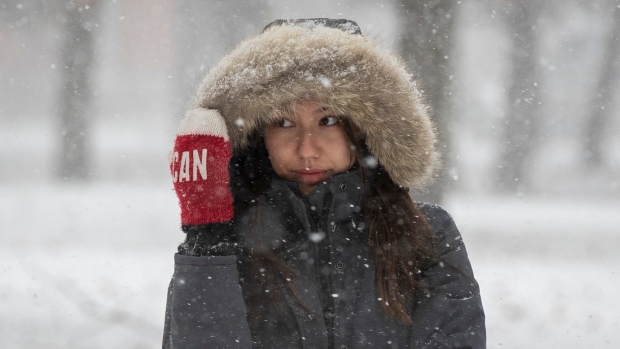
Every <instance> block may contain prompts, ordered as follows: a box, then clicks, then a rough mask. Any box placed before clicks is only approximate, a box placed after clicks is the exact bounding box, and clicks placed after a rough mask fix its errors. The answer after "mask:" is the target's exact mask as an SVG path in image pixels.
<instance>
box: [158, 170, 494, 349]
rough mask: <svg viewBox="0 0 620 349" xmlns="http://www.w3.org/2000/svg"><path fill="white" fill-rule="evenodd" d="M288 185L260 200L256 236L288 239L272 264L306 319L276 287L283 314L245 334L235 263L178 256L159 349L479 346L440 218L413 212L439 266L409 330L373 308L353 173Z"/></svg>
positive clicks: (418, 299) (479, 322) (447, 220)
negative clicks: (429, 232) (424, 223)
mask: <svg viewBox="0 0 620 349" xmlns="http://www.w3.org/2000/svg"><path fill="white" fill-rule="evenodd" d="M294 185H295V184H294V183H293V184H292V185H291V183H288V182H285V181H281V180H277V179H275V180H274V183H273V185H272V186H271V188H270V190H269V191H268V192H267V193H266V194H265V195H264V196H262V197H261V202H260V206H261V207H262V210H263V211H262V212H264V217H265V219H264V220H263V222H262V226H261V227H260V229H261V230H260V231H262V232H264V235H265V236H270V238H271V239H273V240H274V241H281V240H284V241H286V243H287V245H288V246H289V247H287V248H286V249H284V250H282V252H281V253H280V255H279V256H280V257H281V258H282V259H283V260H284V261H286V262H287V263H289V265H291V266H293V268H294V270H295V271H296V273H295V275H291V276H290V277H294V278H295V283H296V287H297V289H298V290H299V292H300V295H301V298H302V299H303V301H304V302H305V304H306V306H308V307H309V308H310V312H308V311H306V310H304V309H303V308H302V307H301V306H300V305H299V304H298V302H297V301H296V300H295V298H294V297H293V296H292V295H291V294H290V291H289V289H288V288H287V287H286V286H285V285H284V284H282V285H280V286H281V288H280V289H281V291H282V292H283V293H284V294H285V295H286V296H285V297H284V300H283V303H284V308H285V311H282V310H280V311H278V310H276V308H275V307H274V308H272V309H267V310H266V311H265V312H264V313H263V315H262V317H261V318H260V319H259V323H258V325H257V326H255V327H254V328H253V330H254V332H252V331H251V330H250V326H249V325H248V319H247V310H246V306H245V302H244V291H245V288H246V287H248V288H249V287H252V285H243V282H240V280H239V272H238V268H243V266H242V263H241V264H240V263H238V260H237V257H236V256H213V257H208V256H207V257H193V256H183V255H179V254H177V255H176V256H175V271H174V276H173V278H172V282H171V286H170V290H169V294H168V306H167V312H166V329H165V333H164V348H252V347H254V348H351V349H353V348H484V347H485V325H484V312H483V309H482V304H481V300H480V294H479V288H478V285H477V283H476V281H475V280H474V276H473V273H472V270H471V266H470V263H469V260H468V258H467V252H466V250H465V246H464V244H463V241H462V238H461V235H460V234H459V232H458V230H457V228H456V226H455V224H454V222H453V221H452V219H451V217H450V215H449V214H448V213H447V212H446V211H444V210H443V209H441V208H440V207H438V206H433V205H427V204H421V205H419V207H420V209H421V210H422V212H423V213H424V215H425V216H426V219H427V220H428V222H429V223H430V224H431V226H432V229H433V231H434V232H435V239H436V245H437V246H438V252H439V256H440V261H436V262H433V263H428V264H427V265H425V266H424V268H423V270H421V272H422V274H421V275H422V280H423V281H424V282H425V283H426V285H427V286H428V290H426V291H423V290H419V291H417V292H416V294H415V296H414V300H413V304H411V308H410V316H411V318H412V320H413V325H411V326H407V325H404V324H401V323H398V322H397V321H395V320H393V319H390V318H388V317H386V315H385V314H384V312H383V310H382V308H381V301H382V300H381V299H380V298H379V296H378V292H377V288H376V281H375V265H374V261H373V259H372V258H371V256H370V249H369V246H368V241H367V233H366V231H365V229H364V228H363V227H364V224H363V212H361V210H360V207H361V200H362V190H361V188H362V183H361V178H360V175H359V172H358V171H353V172H348V173H344V174H340V175H336V176H334V177H332V178H331V179H330V180H329V181H327V182H325V183H324V184H322V185H320V186H319V187H318V188H316V189H315V190H314V191H313V192H311V193H310V194H309V195H308V196H307V197H305V198H302V197H301V196H299V194H298V193H297V191H296V189H295V187H294ZM313 212H320V213H321V214H320V215H314V214H313ZM249 224H251V222H250V221H248V220H244V218H243V217H240V218H238V219H236V223H235V227H236V228H235V229H236V230H238V231H248V230H249V229H250V227H249ZM321 275H323V278H322V277H321ZM322 279H323V280H322ZM324 280H326V281H327V282H326V284H325V281H324ZM241 285H243V287H242V286H241ZM324 313H325V314H324Z"/></svg>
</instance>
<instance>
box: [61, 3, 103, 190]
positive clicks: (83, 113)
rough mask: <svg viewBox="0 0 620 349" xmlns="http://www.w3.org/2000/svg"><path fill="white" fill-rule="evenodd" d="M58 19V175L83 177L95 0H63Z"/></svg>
mask: <svg viewBox="0 0 620 349" xmlns="http://www.w3.org/2000/svg"><path fill="white" fill-rule="evenodd" d="M63 3H64V8H63V11H62V16H61V22H62V24H63V29H64V30H63V32H62V33H63V39H64V41H63V43H62V48H61V63H60V67H59V68H60V72H61V83H60V89H59V95H58V99H59V102H58V118H59V120H60V132H61V144H60V152H59V155H58V156H59V158H58V172H57V173H58V176H59V177H60V178H61V179H63V180H79V181H81V180H86V179H88V178H89V176H90V166H91V161H90V145H89V142H88V140H89V136H90V124H91V122H92V119H93V113H92V110H91V97H92V93H93V91H92V85H91V75H92V74H91V72H92V67H93V64H94V60H95V54H94V43H93V37H94V33H93V32H94V29H95V27H96V25H97V20H98V7H99V1H98V0H74V1H64V2H63Z"/></svg>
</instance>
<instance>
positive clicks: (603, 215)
mask: <svg viewBox="0 0 620 349" xmlns="http://www.w3.org/2000/svg"><path fill="white" fill-rule="evenodd" d="M170 188H171V185H169V184H168V183H166V182H154V181H151V182H149V183H148V184H142V185H139V184H135V183H134V184H131V185H130V184H126V185H121V184H114V183H112V184H102V183H99V184H91V185H81V186H51V185H44V184H37V185H24V184H19V183H18V184H14V185H10V186H9V185H2V186H0V212H1V215H0V237H1V241H2V243H1V245H0V273H1V275H2V277H1V278H0V309H2V312H0V324H1V325H0V347H2V348H104V347H105V348H153V347H158V346H159V345H160V340H161V332H162V326H163V318H164V305H165V296H166V288H167V284H168V282H169V278H170V275H171V274H172V269H173V261H172V255H173V253H174V251H175V248H176V244H177V243H178V242H179V240H180V239H181V238H182V234H181V233H180V231H179V230H178V221H177V218H178V217H177V214H178V208H177V206H176V198H175V196H174V193H173V192H172V191H171V190H169V189H170ZM618 207H619V205H618V202H617V201H616V202H613V201H607V202H583V201H572V202H571V201H565V200H562V201H560V200H558V201H543V202H540V201H536V200H527V199H521V200H507V199H500V198H493V197H486V198H475V199H472V198H471V197H464V196H463V197H459V196H453V197H452V198H451V199H450V200H449V201H448V202H447V203H446V208H447V209H448V210H449V211H450V212H451V213H452V214H453V216H454V218H455V220H456V222H457V224H458V226H459V228H460V229H461V231H462V234H463V236H464V239H465V242H466V244H467V247H468V250H469V252H470V256H471V260H472V263H473V264H474V268H475V272H476V276H477V278H478V280H479V282H480V285H481V289H482V292H483V297H484V298H483V301H484V305H485V309H486V313H487V328H488V345H489V348H617V347H618V346H619V345H620V315H619V314H620V313H619V312H618V309H620V300H619V298H618V291H619V290H620V279H619V278H618V271H619V270H620V258H619V257H618V255H617V251H618V250H619V248H620V214H619V213H618V212H619V210H618Z"/></svg>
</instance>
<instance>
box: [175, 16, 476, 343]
mask: <svg viewBox="0 0 620 349" xmlns="http://www.w3.org/2000/svg"><path fill="white" fill-rule="evenodd" d="M421 99H422V97H421V95H420V92H419V91H418V89H417V88H416V86H415V84H414V83H413V82H412V81H411V79H410V75H409V74H407V73H406V71H405V69H404V68H403V64H402V63H401V62H400V61H399V60H398V59H396V58H395V57H394V56H392V55H390V54H389V53H387V52H385V51H384V50H383V49H381V48H380V47H378V46H377V45H376V44H375V43H374V42H372V41H371V40H369V39H367V38H365V37H363V36H362V35H361V32H360V30H359V28H358V26H357V24H355V22H352V21H347V20H327V19H313V20H292V21H275V22H273V23H272V24H270V25H268V26H267V28H265V30H264V31H263V32H262V33H261V34H259V35H257V36H254V37H251V38H249V39H247V40H245V41H244V42H242V43H241V44H240V45H239V46H238V47H237V48H235V49H234V50H233V51H232V52H231V53H230V54H229V55H228V56H227V57H225V58H224V59H223V60H222V61H221V62H220V64H219V65H218V66H216V67H215V68H214V69H213V70H212V71H211V72H210V73H209V75H208V76H207V77H206V78H205V80H204V81H203V83H202V84H201V86H200V87H199V89H198V93H197V96H196V99H195V101H194V106H193V108H192V109H190V111H189V112H188V113H187V114H186V117H185V119H184V120H183V121H182V123H181V127H180V129H179V133H178V135H177V139H176V141H175V150H174V152H173V155H172V157H171V171H172V175H173V182H174V186H175V190H176V192H177V195H178V197H179V203H180V206H181V223H182V229H183V231H184V232H185V233H186V234H187V236H186V239H185V242H184V243H183V244H181V246H180V247H179V253H178V254H177V255H176V256H175V272H174V275H173V279H172V282H171V284H170V291H169V294H168V305H167V313H166V325H165V330H164V343H163V346H164V348H190V347H191V348H233V347H235V348H236V347H240V348H250V347H255V348H484V347H485V327H484V312H483V310H482V304H481V301H480V295H479V289H478V285H477V283H476V281H475V280H474V277H473V273H472V270H471V267H470V264H469V260H468V258H467V253H466V251H465V246H464V245H463V242H462V240H461V236H460V234H459V232H458V230H457V228H456V226H455V225H454V222H453V221H452V219H451V218H450V216H449V215H448V214H447V213H446V212H445V211H444V210H442V209H441V208H439V207H437V206H432V205H428V204H417V203H414V202H413V201H412V200H411V198H410V197H409V194H408V192H409V189H415V188H420V187H422V186H423V185H424V183H425V181H426V180H427V179H428V178H429V177H430V176H431V174H432V171H433V169H434V167H435V166H436V162H437V160H436V155H435V152H434V149H433V143H434V141H435V135H434V132H433V127H432V124H431V121H430V119H429V117H428V115H427V111H426V108H425V106H424V105H423V103H422V100H421ZM233 203H234V204H233Z"/></svg>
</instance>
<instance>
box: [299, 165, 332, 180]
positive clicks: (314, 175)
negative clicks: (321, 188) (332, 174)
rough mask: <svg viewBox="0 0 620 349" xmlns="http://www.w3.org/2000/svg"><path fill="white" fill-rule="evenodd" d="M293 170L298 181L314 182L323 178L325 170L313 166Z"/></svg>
mask: <svg viewBox="0 0 620 349" xmlns="http://www.w3.org/2000/svg"><path fill="white" fill-rule="evenodd" d="M293 172H294V173H295V175H296V177H297V180H298V181H300V182H306V183H315V182H318V181H320V180H322V179H323V178H325V173H326V172H327V171H324V170H320V169H314V168H304V169H300V170H296V171H293Z"/></svg>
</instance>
